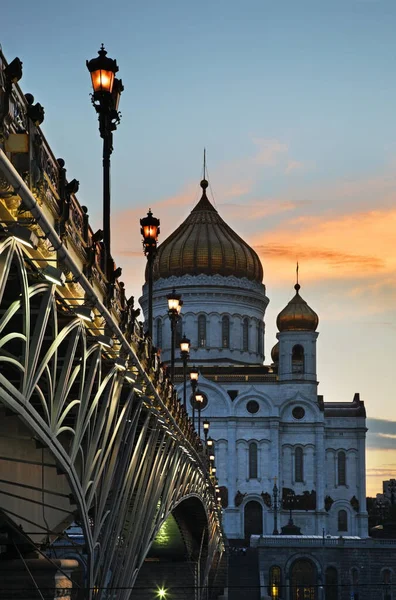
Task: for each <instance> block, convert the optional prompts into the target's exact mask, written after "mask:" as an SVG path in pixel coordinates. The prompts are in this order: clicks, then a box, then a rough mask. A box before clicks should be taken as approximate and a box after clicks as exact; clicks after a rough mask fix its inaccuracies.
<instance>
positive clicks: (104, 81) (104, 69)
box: [86, 44, 118, 94]
mask: <svg viewBox="0 0 396 600" xmlns="http://www.w3.org/2000/svg"><path fill="white" fill-rule="evenodd" d="M106 55H107V52H106V50H105V47H104V45H103V44H102V46H101V48H100V50H99V51H98V56H97V57H96V58H92V59H91V60H87V62H86V64H87V69H88V71H89V72H90V74H91V80H92V88H93V91H94V93H95V94H96V93H102V94H111V93H112V91H113V85H114V76H115V74H116V73H117V71H118V66H117V61H116V60H113V59H112V58H109V57H108V56H106Z"/></svg>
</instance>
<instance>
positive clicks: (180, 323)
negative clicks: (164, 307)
mask: <svg viewBox="0 0 396 600" xmlns="http://www.w3.org/2000/svg"><path fill="white" fill-rule="evenodd" d="M175 334H176V335H175V346H176V348H178V347H179V346H180V341H181V339H182V337H183V321H182V319H181V318H180V317H179V319H178V320H177V322H176V331H175Z"/></svg>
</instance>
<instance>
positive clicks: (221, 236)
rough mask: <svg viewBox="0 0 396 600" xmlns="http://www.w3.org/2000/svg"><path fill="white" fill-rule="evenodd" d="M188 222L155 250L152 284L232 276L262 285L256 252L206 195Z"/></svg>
mask: <svg viewBox="0 0 396 600" xmlns="http://www.w3.org/2000/svg"><path fill="white" fill-rule="evenodd" d="M201 187H202V197H201V199H200V201H199V202H198V204H197V205H196V206H195V207H194V208H193V210H192V211H191V213H190V215H189V216H188V217H187V219H186V220H185V221H184V222H183V223H182V224H181V225H180V226H179V227H178V228H177V229H176V230H175V231H174V232H173V233H172V234H171V235H170V236H169V237H168V238H167V239H166V240H165V241H164V242H162V244H160V246H159V247H158V251H157V256H156V258H155V262H154V267H153V278H154V281H156V280H158V279H160V278H164V279H165V278H168V277H171V276H172V275H175V276H177V277H181V276H183V275H200V274H205V275H223V276H229V275H234V276H235V277H246V278H247V279H249V280H251V281H257V282H260V283H261V282H262V280H263V267H262V265H261V262H260V259H259V257H258V255H257V254H256V252H255V251H254V250H253V249H252V248H251V247H250V246H249V245H248V244H247V243H246V242H245V241H244V240H243V239H242V238H240V237H239V235H237V234H236V233H235V231H233V230H232V229H231V227H229V226H228V225H227V223H225V221H223V219H222V218H221V217H220V215H219V214H218V212H217V210H216V209H215V208H214V206H213V205H212V204H211V203H210V201H209V200H208V198H207V196H206V188H207V187H208V182H207V181H206V179H204V180H202V181H201Z"/></svg>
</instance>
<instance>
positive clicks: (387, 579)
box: [381, 569, 392, 600]
mask: <svg viewBox="0 0 396 600" xmlns="http://www.w3.org/2000/svg"><path fill="white" fill-rule="evenodd" d="M381 579H382V589H383V593H382V598H383V600H392V572H391V571H390V569H384V570H383V571H382V577H381Z"/></svg>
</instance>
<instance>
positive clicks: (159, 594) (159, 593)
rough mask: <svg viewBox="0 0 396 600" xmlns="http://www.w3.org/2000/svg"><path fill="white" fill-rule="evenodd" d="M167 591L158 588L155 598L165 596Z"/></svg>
mask: <svg viewBox="0 0 396 600" xmlns="http://www.w3.org/2000/svg"><path fill="white" fill-rule="evenodd" d="M167 591H168V590H166V589H165V588H158V590H157V598H166V594H167Z"/></svg>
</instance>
